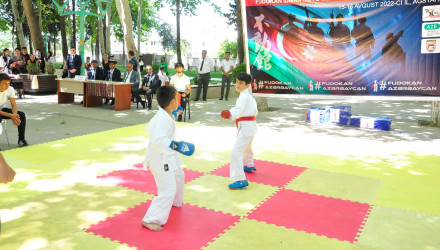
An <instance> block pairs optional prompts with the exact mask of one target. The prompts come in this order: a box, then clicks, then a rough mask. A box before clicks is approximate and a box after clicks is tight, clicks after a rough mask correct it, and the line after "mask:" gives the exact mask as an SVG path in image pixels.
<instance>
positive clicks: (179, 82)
mask: <svg viewBox="0 0 440 250" xmlns="http://www.w3.org/2000/svg"><path fill="white" fill-rule="evenodd" d="M174 67H175V69H176V74H175V75H174V76H173V77H172V78H171V82H170V85H171V86H174V88H175V89H176V90H177V91H178V92H179V93H180V94H181V99H180V106H181V107H182V108H183V109H184V110H185V109H186V102H187V101H188V98H189V95H190V93H191V82H190V79H189V77H188V76H186V75H185V74H184V73H183V68H184V67H183V63H181V62H177V63H176V65H174ZM177 121H179V122H180V121H182V114H180V115H179V117H178V118H177Z"/></svg>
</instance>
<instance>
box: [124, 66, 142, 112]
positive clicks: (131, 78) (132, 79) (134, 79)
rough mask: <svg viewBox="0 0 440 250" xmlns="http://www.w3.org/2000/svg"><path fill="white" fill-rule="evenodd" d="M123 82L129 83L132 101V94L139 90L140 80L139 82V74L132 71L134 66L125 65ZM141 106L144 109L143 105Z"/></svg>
mask: <svg viewBox="0 0 440 250" xmlns="http://www.w3.org/2000/svg"><path fill="white" fill-rule="evenodd" d="M123 82H129V83H131V96H132V100H133V98H134V92H135V91H136V90H137V89H139V88H140V83H141V80H140V76H139V72H137V71H135V70H134V66H133V64H131V63H128V64H127V71H126V72H125V74H124V80H123ZM142 106H143V107H144V108H145V103H144V104H143V105H142Z"/></svg>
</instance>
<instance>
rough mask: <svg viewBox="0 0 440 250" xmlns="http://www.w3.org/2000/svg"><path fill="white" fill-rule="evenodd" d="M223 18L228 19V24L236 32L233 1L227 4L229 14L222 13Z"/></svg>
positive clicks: (235, 13) (235, 7)
mask: <svg viewBox="0 0 440 250" xmlns="http://www.w3.org/2000/svg"><path fill="white" fill-rule="evenodd" d="M223 16H224V17H226V19H228V24H229V25H234V27H235V30H237V4H235V0H232V1H231V2H230V3H229V12H227V13H223Z"/></svg>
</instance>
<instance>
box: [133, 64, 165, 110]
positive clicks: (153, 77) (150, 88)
mask: <svg viewBox="0 0 440 250" xmlns="http://www.w3.org/2000/svg"><path fill="white" fill-rule="evenodd" d="M146 70H147V74H145V76H144V80H143V81H142V86H141V88H139V89H137V90H136V91H135V92H134V94H135V98H136V102H140V103H142V102H143V101H142V99H141V96H140V95H141V94H142V93H145V94H146V95H147V101H148V107H147V108H148V109H151V103H152V98H151V95H152V94H154V93H156V90H157V89H158V88H159V87H160V80H159V76H157V74H156V73H153V68H152V67H151V65H147V67H146ZM144 105H145V102H144V104H143V105H142V106H144Z"/></svg>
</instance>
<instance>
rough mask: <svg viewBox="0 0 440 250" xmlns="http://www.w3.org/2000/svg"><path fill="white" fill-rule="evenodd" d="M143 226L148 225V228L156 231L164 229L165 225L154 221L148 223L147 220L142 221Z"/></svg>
mask: <svg viewBox="0 0 440 250" xmlns="http://www.w3.org/2000/svg"><path fill="white" fill-rule="evenodd" d="M142 226H144V227H146V228H148V229H150V230H151V231H154V232H157V231H160V230H163V227H161V226H159V225H158V224H156V223H152V222H150V223H146V222H145V221H142Z"/></svg>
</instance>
